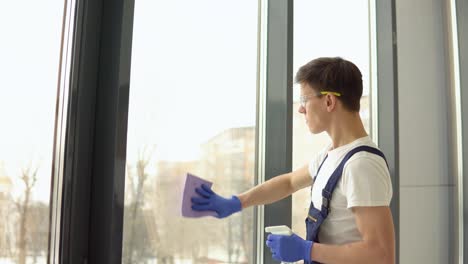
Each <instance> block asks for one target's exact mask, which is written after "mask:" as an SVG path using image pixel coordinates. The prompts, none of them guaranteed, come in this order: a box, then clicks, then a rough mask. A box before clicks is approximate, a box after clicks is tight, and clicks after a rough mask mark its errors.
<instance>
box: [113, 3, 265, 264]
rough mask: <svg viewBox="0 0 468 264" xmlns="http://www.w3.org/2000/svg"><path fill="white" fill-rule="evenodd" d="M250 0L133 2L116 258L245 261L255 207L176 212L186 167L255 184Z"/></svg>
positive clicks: (223, 190) (224, 184)
mask: <svg viewBox="0 0 468 264" xmlns="http://www.w3.org/2000/svg"><path fill="white" fill-rule="evenodd" d="M257 24H258V3H257V2H256V1H248V0H244V1H236V2H232V3H231V4H226V2H220V1H215V0H211V1H182V0H177V1H144V0H139V1H136V3H135V16H134V31H133V44H132V45H133V47H132V71H131V84H130V106H129V125H128V138H127V175H126V189H125V210H124V240H123V257H122V263H148V262H151V263H153V261H157V263H213V262H227V263H252V262H253V258H254V256H253V249H254V247H253V245H254V244H253V243H254V242H253V238H254V230H253V225H254V220H253V209H252V208H251V209H247V210H245V211H243V212H242V213H241V214H235V215H233V216H231V217H229V218H227V219H223V220H218V219H215V218H198V219H186V218H182V217H181V212H180V211H181V194H182V191H183V184H184V180H185V174H186V173H187V172H191V173H193V174H195V175H198V176H200V177H202V178H205V179H207V180H210V181H212V182H213V183H214V184H213V189H214V190H215V191H216V192H218V193H219V194H220V195H223V196H230V195H231V194H237V193H240V192H242V191H244V190H246V189H248V188H250V187H252V186H253V184H254V174H255V171H254V169H255V158H254V156H255V146H256V144H255V123H256V122H255V116H256V86H257V28H258V27H257Z"/></svg>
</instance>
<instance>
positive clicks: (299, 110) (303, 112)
mask: <svg viewBox="0 0 468 264" xmlns="http://www.w3.org/2000/svg"><path fill="white" fill-rule="evenodd" d="M297 111H298V112H299V113H301V114H305V108H304V107H303V106H302V105H300V106H299V109H297Z"/></svg>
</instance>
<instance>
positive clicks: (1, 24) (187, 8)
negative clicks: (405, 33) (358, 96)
mask: <svg viewBox="0 0 468 264" xmlns="http://www.w3.org/2000/svg"><path fill="white" fill-rule="evenodd" d="M367 4H368V1H367V0H360V1H346V0H341V1H338V0H334V1H319V0H313V1H312V0H296V1H294V5H295V12H296V14H295V21H294V26H295V28H294V30H295V38H294V42H295V43H294V48H295V50H294V72H295V71H296V70H297V68H298V67H299V66H301V65H303V64H304V63H306V62H308V61H309V60H311V59H313V58H316V57H321V56H342V57H344V58H346V59H349V60H351V61H353V62H355V63H356V64H357V65H358V67H359V68H360V69H361V71H362V73H363V75H364V83H365V87H366V88H367V87H368V85H367V76H368V65H369V63H368V60H369V56H368V50H369V46H368V28H367V25H368V10H367ZM257 8H258V5H257V2H256V1H252V0H242V1H240V0H238V1H219V0H205V1H191V0H183V1H182V0H178V1H175V0H172V1H155V0H136V6H135V21H134V32H133V36H134V40H133V54H132V71H131V84H130V112H129V126H128V149H127V153H128V154H127V156H128V161H129V162H132V161H134V160H135V159H136V155H137V153H138V151H139V150H140V149H141V148H143V147H144V146H156V147H155V148H156V152H155V156H156V158H157V159H168V160H187V159H194V158H196V157H197V155H198V153H199V146H200V144H201V143H203V142H205V141H207V140H208V139H209V138H211V137H212V136H214V135H216V134H218V133H220V132H222V131H223V130H225V129H228V128H231V127H240V126H254V125H255V96H256V78H257V77H256V70H257V69H256V67H257V61H256V60H257V46H256V45H257V15H258V10H257ZM62 15H63V0H49V1H33V0H22V1H19V0H17V1H7V2H4V3H2V8H1V9H0V32H2V35H3V37H2V41H1V42H0V58H1V59H0V70H1V72H2V75H1V79H2V84H3V85H2V86H1V91H2V96H1V97H0V120H2V122H3V128H4V129H2V132H1V136H0V161H3V163H4V165H5V167H6V170H7V174H8V175H9V176H10V177H12V178H16V179H17V178H18V176H19V175H20V171H21V168H22V167H24V166H27V165H28V163H29V162H31V161H32V162H33V164H40V169H39V172H38V176H39V181H38V183H37V188H36V190H37V191H36V192H35V194H34V198H35V199H39V200H43V201H48V200H49V192H50V189H49V186H50V170H51V166H50V165H51V158H52V142H53V129H54V113H55V105H56V103H55V100H56V91H57V77H58V60H59V58H58V56H59V50H60V47H59V45H60V34H61V22H62ZM286 88H287V87H285V89H286ZM367 90H368V89H366V91H365V93H367ZM296 98H297V89H296ZM20 187H21V185H20V184H19V182H17V181H15V189H16V190H19V189H20ZM17 192H18V191H17Z"/></svg>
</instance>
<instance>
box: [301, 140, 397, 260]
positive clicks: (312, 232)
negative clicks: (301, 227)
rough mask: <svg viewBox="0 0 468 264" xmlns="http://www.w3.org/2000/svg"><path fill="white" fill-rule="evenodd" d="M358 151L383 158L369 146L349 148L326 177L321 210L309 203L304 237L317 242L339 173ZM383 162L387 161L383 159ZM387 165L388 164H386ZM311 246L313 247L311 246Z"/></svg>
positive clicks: (341, 172)
mask: <svg viewBox="0 0 468 264" xmlns="http://www.w3.org/2000/svg"><path fill="white" fill-rule="evenodd" d="M360 151H367V152H370V153H373V154H376V155H379V156H381V157H382V158H383V159H384V160H385V156H384V154H383V153H382V152H381V151H380V150H378V149H376V148H373V147H369V146H359V147H356V148H354V149H352V150H350V151H349V152H348V153H347V154H346V156H345V157H344V158H343V160H342V161H341V162H340V164H339V165H338V167H337V168H336V169H335V171H334V172H333V174H332V175H331V177H330V179H328V182H327V185H326V186H325V188H324V189H323V190H322V208H321V210H319V209H317V208H315V207H314V203H313V202H311V203H310V207H309V214H308V215H307V218H306V220H305V223H306V231H307V235H306V239H307V240H309V241H314V242H319V240H318V233H319V229H320V225H321V224H322V223H323V221H324V220H325V219H326V218H327V216H328V214H329V213H330V202H331V198H332V194H333V191H334V190H335V187H336V185H337V183H338V181H339V180H340V178H341V175H342V174H343V168H344V165H345V164H346V162H347V161H348V160H349V158H351V156H353V155H354V154H355V153H357V152H360ZM327 157H328V155H327V156H325V158H324V159H323V161H322V164H320V166H319V168H318V170H317V174H315V177H314V182H315V179H316V178H317V175H318V173H319V171H320V168H321V167H322V165H323V163H324V162H325V160H326V159H327ZM385 162H387V161H386V160H385ZM387 166H388V165H387ZM312 248H313V247H312ZM304 263H305V264H319V262H316V261H310V262H304Z"/></svg>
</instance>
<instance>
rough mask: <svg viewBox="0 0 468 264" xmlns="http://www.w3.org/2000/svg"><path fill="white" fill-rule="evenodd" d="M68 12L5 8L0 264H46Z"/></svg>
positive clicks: (43, 4)
mask: <svg viewBox="0 0 468 264" xmlns="http://www.w3.org/2000/svg"><path fill="white" fill-rule="evenodd" d="M63 8H64V1H63V0H54V1H25V0H23V1H20V0H15V1H3V2H2V3H1V4H0V32H1V34H2V38H1V39H2V40H1V41H0V73H1V74H0V76H1V86H0V87H1V88H0V91H1V95H0V120H1V122H2V129H1V137H0V219H1V220H0V263H19V264H24V263H38V264H40V263H46V256H47V250H48V237H49V199H50V185H51V171H52V168H51V164H52V147H53V140H54V138H53V137H54V122H55V110H56V109H55V108H56V100H57V80H58V67H59V55H60V37H61V30H62V16H63Z"/></svg>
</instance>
